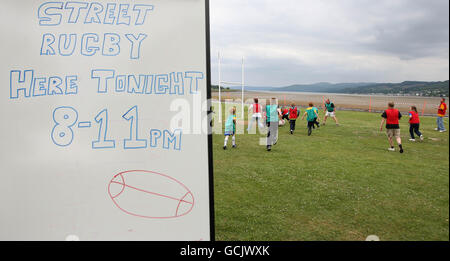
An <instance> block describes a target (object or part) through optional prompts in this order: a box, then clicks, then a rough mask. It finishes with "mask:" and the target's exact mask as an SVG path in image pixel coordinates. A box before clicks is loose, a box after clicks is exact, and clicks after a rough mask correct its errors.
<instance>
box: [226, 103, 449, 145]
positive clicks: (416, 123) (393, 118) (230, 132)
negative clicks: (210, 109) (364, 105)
mask: <svg viewBox="0 0 450 261" xmlns="http://www.w3.org/2000/svg"><path fill="white" fill-rule="evenodd" d="M308 106H309V107H308V108H306V110H305V113H304V114H303V116H302V120H303V119H304V118H305V117H306V121H307V122H308V123H307V127H308V136H310V135H311V134H312V130H313V129H315V128H316V126H317V128H319V127H320V118H319V109H318V108H317V107H315V106H314V104H313V103H312V102H310V103H309V104H308ZM324 107H325V116H324V120H323V123H322V125H325V123H326V120H327V118H328V117H331V118H333V120H334V121H335V123H336V125H337V126H339V123H338V120H337V118H336V114H335V106H334V104H333V103H332V102H331V101H330V100H329V99H327V100H326V101H325V104H324ZM394 107H395V104H394V103H393V102H389V103H388V108H387V109H386V110H385V111H384V112H383V114H382V115H381V117H382V120H381V124H380V131H382V130H383V126H384V127H385V128H386V134H387V137H388V141H389V145H390V147H389V148H388V150H389V151H395V147H394V138H395V140H396V142H397V144H398V147H399V150H400V153H403V152H404V149H403V145H402V140H401V137H400V119H401V118H402V114H401V113H400V111H399V110H398V109H396V108H394ZM249 111H252V117H251V118H250V121H249V125H248V129H247V131H248V132H250V129H251V127H252V126H253V124H254V122H255V121H256V123H257V124H258V126H259V127H260V128H263V127H264V126H263V108H262V106H261V105H260V104H259V103H258V99H257V98H255V99H254V103H253V104H252V105H250V107H249ZM446 111H447V105H446V104H445V98H442V99H441V104H440V106H439V109H438V118H437V125H438V127H437V128H436V129H435V130H437V131H440V132H445V131H446V130H445V127H444V124H443V120H442V118H443V117H445V115H446ZM264 113H265V118H266V121H265V122H266V126H267V127H268V132H267V150H268V151H270V150H271V149H272V146H273V145H275V144H276V143H277V140H278V127H279V125H280V124H283V123H284V121H289V125H290V133H291V134H294V131H295V125H296V121H297V119H298V117H299V116H300V109H299V108H298V107H297V106H295V104H293V103H292V104H291V106H285V107H279V106H278V103H277V99H276V98H272V99H271V100H270V102H269V104H268V105H266V107H265V110H264ZM408 114H409V133H410V136H411V138H410V139H409V140H410V141H412V142H415V141H416V136H415V135H417V137H418V138H419V139H420V140H423V139H424V137H423V135H422V133H421V132H420V130H419V128H420V118H419V113H418V112H417V107H416V106H411V108H410V111H409V112H408ZM230 136H231V137H232V138H231V140H232V146H233V148H236V107H233V108H231V110H230V114H229V116H228V118H227V120H226V121H225V141H224V146H223V149H227V143H228V139H229V137H230Z"/></svg>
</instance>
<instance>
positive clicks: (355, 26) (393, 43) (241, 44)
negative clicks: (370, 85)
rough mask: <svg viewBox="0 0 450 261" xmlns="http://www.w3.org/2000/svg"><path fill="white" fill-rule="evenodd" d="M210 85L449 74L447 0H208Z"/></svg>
mask: <svg viewBox="0 0 450 261" xmlns="http://www.w3.org/2000/svg"><path fill="white" fill-rule="evenodd" d="M210 16H211V65H212V83H213V84H217V81H218V66H217V65H218V53H219V52H220V53H221V56H222V80H226V81H240V79H241V59H242V57H243V56H244V57H245V61H246V62H245V65H246V70H245V80H246V85H251V86H286V85H290V84H306V83H315V82H332V83H338V82H402V81H406V80H420V81H440V80H448V79H449V1H448V0H377V1H373V0H339V1H336V0H210Z"/></svg>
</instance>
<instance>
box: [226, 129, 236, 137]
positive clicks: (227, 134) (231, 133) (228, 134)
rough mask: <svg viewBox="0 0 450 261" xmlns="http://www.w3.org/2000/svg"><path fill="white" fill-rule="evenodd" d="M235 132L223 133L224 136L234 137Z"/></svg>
mask: <svg viewBox="0 0 450 261" xmlns="http://www.w3.org/2000/svg"><path fill="white" fill-rule="evenodd" d="M234 134H235V131H234V130H233V131H225V136H234Z"/></svg>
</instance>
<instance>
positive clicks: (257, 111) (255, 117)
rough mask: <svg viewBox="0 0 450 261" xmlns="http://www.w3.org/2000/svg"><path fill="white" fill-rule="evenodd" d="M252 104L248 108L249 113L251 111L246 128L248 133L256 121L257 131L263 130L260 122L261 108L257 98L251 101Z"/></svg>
mask: <svg viewBox="0 0 450 261" xmlns="http://www.w3.org/2000/svg"><path fill="white" fill-rule="evenodd" d="M253 101H254V103H253V104H252V105H250V107H249V108H248V110H249V111H252V112H253V114H252V117H251V118H250V123H249V124H248V128H247V131H248V132H250V130H251V128H252V126H253V123H254V122H255V121H256V124H258V126H259V129H260V130H261V129H262V128H264V125H263V121H262V114H261V112H262V107H261V105H260V104H259V103H258V98H254V99H253Z"/></svg>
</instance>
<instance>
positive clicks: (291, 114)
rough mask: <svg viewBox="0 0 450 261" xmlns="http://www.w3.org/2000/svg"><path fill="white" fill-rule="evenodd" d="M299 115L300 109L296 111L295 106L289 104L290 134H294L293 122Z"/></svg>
mask: <svg viewBox="0 0 450 261" xmlns="http://www.w3.org/2000/svg"><path fill="white" fill-rule="evenodd" d="M299 115H300V109H298V108H297V107H296V106H295V104H293V103H292V104H291V107H290V108H289V125H290V127H291V134H294V131H295V121H296V120H297V118H298V116H299Z"/></svg>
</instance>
